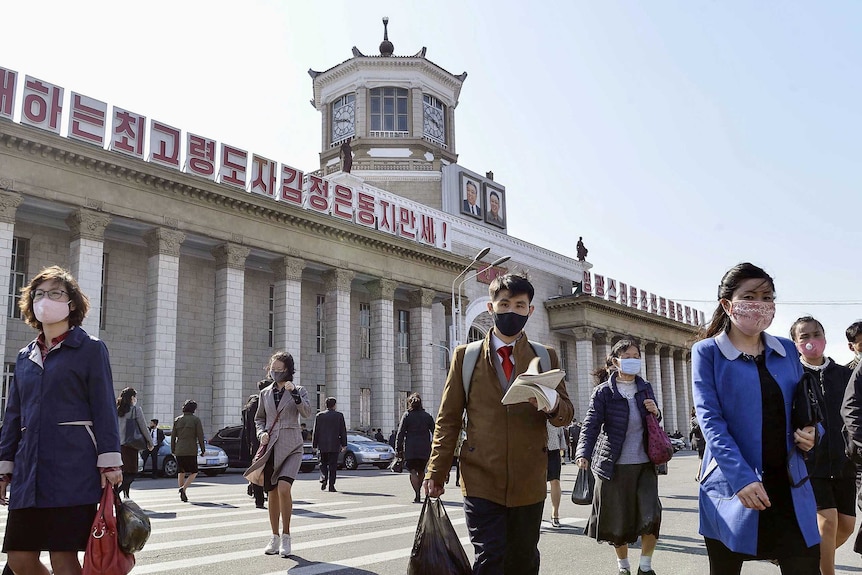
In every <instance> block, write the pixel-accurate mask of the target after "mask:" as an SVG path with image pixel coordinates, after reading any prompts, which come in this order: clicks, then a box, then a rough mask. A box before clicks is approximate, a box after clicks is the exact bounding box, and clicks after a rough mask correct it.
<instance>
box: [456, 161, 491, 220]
mask: <svg viewBox="0 0 862 575" xmlns="http://www.w3.org/2000/svg"><path fill="white" fill-rule="evenodd" d="M459 176H460V180H459V181H460V184H461V213H462V214H467V215H468V216H472V217H474V218H476V219H477V220H481V219H482V215H483V214H484V212H485V210H483V209H482V195H481V193H480V192H481V184H480V182H479V180H477V179H476V178H473V177H472V176H470V175H468V174H466V173H465V172H461V173H460V174H459Z"/></svg>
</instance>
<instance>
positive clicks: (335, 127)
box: [332, 104, 354, 140]
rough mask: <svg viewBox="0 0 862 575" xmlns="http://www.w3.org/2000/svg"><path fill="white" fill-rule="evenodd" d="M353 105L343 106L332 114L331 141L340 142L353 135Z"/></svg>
mask: <svg viewBox="0 0 862 575" xmlns="http://www.w3.org/2000/svg"><path fill="white" fill-rule="evenodd" d="M353 117H354V110H353V104H345V105H344V106H341V107H340V108H338V109H337V110H335V112H334V113H333V114H332V139H333V140H340V139H342V138H346V137H347V136H351V135H353Z"/></svg>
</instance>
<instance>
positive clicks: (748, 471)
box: [692, 263, 820, 575]
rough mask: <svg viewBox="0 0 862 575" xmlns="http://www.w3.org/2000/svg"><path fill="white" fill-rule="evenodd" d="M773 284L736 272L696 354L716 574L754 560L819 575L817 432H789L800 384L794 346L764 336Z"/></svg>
mask: <svg viewBox="0 0 862 575" xmlns="http://www.w3.org/2000/svg"><path fill="white" fill-rule="evenodd" d="M774 291H775V284H774V282H773V280H772V278H771V277H770V276H769V275H768V274H767V273H766V272H765V271H763V270H762V269H761V268H759V267H757V266H755V265H752V264H750V263H743V264H739V265H737V266H735V267H733V268H732V269H730V270H729V271H728V272H727V273H726V274H725V275H724V277H723V278H722V280H721V284H720V285H719V288H718V302H719V304H718V307H717V308H716V310H715V313H714V314H713V317H712V320H711V322H710V324H709V325H708V326H707V327H706V328H705V329H704V331H703V333H702V336H703V338H704V339H702V340H701V341H699V342H697V343H696V344H695V345H694V346H693V348H692V371H693V380H692V383H693V394H694V403H695V409H696V412H697V418H698V421H699V423H700V427H701V430H702V432H703V436H704V440H705V442H706V449H705V451H704V455H703V461H702V463H701V469H700V494H699V501H700V533H701V535H703V536H704V538H705V540H706V549H707V552H708V554H709V567H710V573H711V574H714V575H736V574H738V573H740V572H741V571H742V563H743V562H744V561H748V560H752V559H773V560H777V561H778V562H779V565H780V567H781V573H782V574H783V575H818V574H819V573H820V565H819V557H820V546H819V542H820V536H819V534H818V531H817V509H816V505H815V502H814V493H813V491H812V489H811V484H810V482H808V481H807V473H806V467H805V462H804V460H803V457H804V454H805V452H807V451H809V450H810V449H811V448H812V447H814V428H813V427H805V428H803V429H791V422H790V407H791V403H792V400H793V392H794V390H795V389H796V385H797V383H798V382H799V379H800V378H801V377H802V367H801V365H800V363H799V359H798V357H797V354H796V348H795V346H794V344H793V343H792V342H791V341H789V340H787V339H783V338H777V337H773V336H771V335H769V334H768V333H766V332H765V331H764V330H765V329H766V328H768V327H769V325H770V324H771V323H772V318H773V316H774V315H775V303H774Z"/></svg>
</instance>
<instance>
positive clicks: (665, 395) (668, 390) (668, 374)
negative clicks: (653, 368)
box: [659, 346, 677, 433]
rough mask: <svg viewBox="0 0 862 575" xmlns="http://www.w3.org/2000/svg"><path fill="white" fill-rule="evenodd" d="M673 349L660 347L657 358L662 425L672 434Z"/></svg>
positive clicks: (673, 399) (674, 402)
mask: <svg viewBox="0 0 862 575" xmlns="http://www.w3.org/2000/svg"><path fill="white" fill-rule="evenodd" d="M673 351H674V350H673V348H672V347H670V346H662V348H661V350H660V353H659V357H660V358H661V393H662V399H663V406H659V407H661V410H662V414H663V418H662V424H663V425H664V429H665V431H667V432H668V433H673V432H674V430H675V429H676V427H675V426H676V424H677V411H676V394H675V393H674V391H675V390H674V385H675V382H676V376H675V375H674V369H673V367H674V366H673Z"/></svg>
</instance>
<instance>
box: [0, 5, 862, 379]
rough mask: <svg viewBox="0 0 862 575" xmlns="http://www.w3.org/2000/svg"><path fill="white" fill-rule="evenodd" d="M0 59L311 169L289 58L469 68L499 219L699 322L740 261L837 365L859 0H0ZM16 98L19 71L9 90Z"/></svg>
mask: <svg viewBox="0 0 862 575" xmlns="http://www.w3.org/2000/svg"><path fill="white" fill-rule="evenodd" d="M7 4H8V5H4V6H3V8H2V9H0V18H2V21H3V46H2V48H0V67H5V68H11V69H13V70H15V71H17V72H19V73H20V74H22V76H21V78H23V75H24V74H29V75H31V76H35V77H37V78H40V79H42V80H45V81H48V82H51V83H54V84H59V85H61V86H63V87H64V88H65V89H66V91H67V98H68V93H69V92H70V91H72V90H74V91H76V92H79V93H83V94H85V95H87V96H90V97H93V98H97V99H99V100H102V101H105V102H108V103H109V104H111V105H116V106H119V107H122V108H125V109H127V110H131V111H134V112H138V113H141V114H144V115H146V116H147V117H149V118H155V119H158V120H160V121H162V122H166V123H168V124H171V125H173V126H176V127H179V128H181V129H183V130H184V131H190V132H194V133H197V134H201V135H204V136H207V137H211V138H214V139H216V140H218V141H221V142H225V143H228V144H231V145H234V146H238V147H240V148H243V149H246V150H249V151H253V152H256V153H258V154H260V155H263V156H265V157H269V158H273V159H275V160H278V161H282V162H286V163H289V164H291V165H293V166H296V167H300V168H304V169H305V170H308V171H310V170H313V169H316V168H318V167H319V158H318V153H319V152H320V144H321V142H320V138H321V131H320V121H321V118H320V113H319V112H317V111H316V110H315V109H314V108H313V106H312V105H311V104H310V103H309V100H310V99H311V98H312V85H311V79H310V78H309V76H308V73H307V71H308V70H309V68H311V69H314V70H318V71H322V70H326V69H328V68H330V67H332V66H334V65H336V64H338V63H340V62H342V61H344V60H347V59H349V58H350V57H351V47H353V46H356V47H358V48H359V49H360V50H361V51H362V52H363V53H365V54H369V55H371V54H377V53H378V46H379V44H380V41H381V40H382V32H383V31H382V23H381V18H382V17H383V16H388V17H389V19H390V21H389V39H390V40H391V41H392V42H393V44H394V45H395V54H396V55H412V54H415V53H416V52H418V51H419V50H420V49H421V48H422V47H423V46H425V47H427V48H428V52H427V54H426V57H427V58H428V59H429V60H431V61H432V62H434V63H436V64H437V65H439V66H441V67H442V68H444V69H446V70H448V71H449V72H451V73H453V74H460V73H461V72H463V71H467V73H468V77H467V79H466V81H465V83H464V86H463V88H462V91H461V95H460V101H459V104H458V106H457V108H456V110H455V115H456V120H455V127H456V131H457V134H456V141H457V150H458V154H459V164H461V165H463V166H464V167H466V168H468V169H471V170H473V171H475V172H478V173H485V172H486V171H489V170H490V171H493V172H494V174H495V176H494V177H495V180H496V181H498V182H500V183H501V184H503V185H504V186H505V187H506V192H507V204H508V205H507V216H508V224H509V228H508V233H509V234H510V235H512V236H515V237H518V238H520V239H522V240H525V241H527V242H530V243H533V244H536V245H539V246H542V247H544V248H547V249H550V250H553V251H555V252H559V253H561V254H564V255H567V256H570V257H572V258H574V257H575V256H576V251H575V243H576V242H577V239H578V237H579V236H583V238H584V243H585V245H586V246H587V248H588V249H589V255H588V256H587V260H588V261H589V262H590V263H592V264H593V266H594V267H593V270H592V271H593V272H595V273H599V274H602V275H604V276H605V277H612V278H615V279H617V280H618V281H622V282H624V283H628V284H630V285H635V286H637V287H638V288H641V289H644V290H646V291H648V292H652V293H655V294H658V295H661V296H664V297H667V298H668V299H672V300H674V301H677V302H681V303H683V305H693V306H695V307H697V308H699V309H701V310H703V311H704V312H705V314H706V315H707V317H709V316H710V315H711V314H712V312H713V310H714V309H715V306H716V297H717V295H716V293H717V287H718V284H719V281H720V280H721V277H722V275H723V274H724V273H725V271H727V270H728V269H729V268H730V267H732V266H734V265H735V264H737V263H739V262H743V261H750V262H752V263H755V264H757V265H759V266H761V267H763V268H764V269H766V271H767V272H769V273H770V274H771V275H772V276H773V278H774V279H775V284H776V296H777V313H776V317H775V320H774V322H773V324H772V327H771V328H770V329H769V331H770V333H773V334H775V335H785V336H786V335H787V333H788V330H789V327H790V324H791V323H792V322H793V321H794V320H795V319H796V318H797V317H799V316H802V315H807V314H810V315H813V316H815V317H816V318H818V319H820V321H821V322H822V323H823V325H824V327H825V329H826V335H827V340H828V342H829V343H828V346H827V353H828V354H829V355H831V356H832V357H833V358H835V359H836V360H838V361H840V362H842V363H845V362H847V361H849V360H850V359H851V358H852V353H851V352H850V351H849V350H848V349H847V345H846V339H845V337H844V330H845V328H846V327H847V326H848V325H849V324H850V323H852V322H853V321H856V320H858V319H862V293H860V280H859V276H860V273H859V271H858V270H859V268H860V266H862V263H858V262H859V259H860V258H859V257H858V251H857V250H859V249H860V247H862V231H860V226H859V225H858V221H859V218H860V214H862V195H860V193H859V192H860V175H859V170H858V165H859V158H858V156H859V151H860V149H862V146H860V141H859V140H860V138H862V107H860V102H862V60H860V59H859V57H858V55H859V54H860V53H862V35H859V34H858V30H859V29H860V25H862V3H858V2H853V1H850V0H833V1H831V2H828V3H811V2H803V1H794V0H790V1H783V2H777V1H767V2H756V3H755V2H750V1H744V0H729V1H722V2H717V1H703V0H692V1H682V0H678V1H671V0H663V1H653V2H636V1H635V0H631V1H619V0H602V2H594V1H581V0H575V1H571V2H567V3H565V4H566V5H565V6H559V4H563V3H560V2H549V1H540V2H532V3H526V2H521V1H513V0H477V1H467V0H437V1H435V2H430V3H429V2H416V1H413V0H402V1H399V2H382V1H376V0H367V1H363V2H355V1H353V2H347V1H344V2H336V1H327V0H316V1H315V2H299V1H293V0H280V1H275V0H272V1H262V0H243V2H235V1H234V2H225V1H221V0H209V1H205V2H204V1H197V0H181V1H176V0H174V1H172V2H166V1H163V0H153V1H150V2H147V3H143V2H100V1H95V0H80V1H79V2H74V3H72V2H66V1H54V0H52V1H39V0H30V1H29V2H15V3H7ZM19 90H20V84H19Z"/></svg>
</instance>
